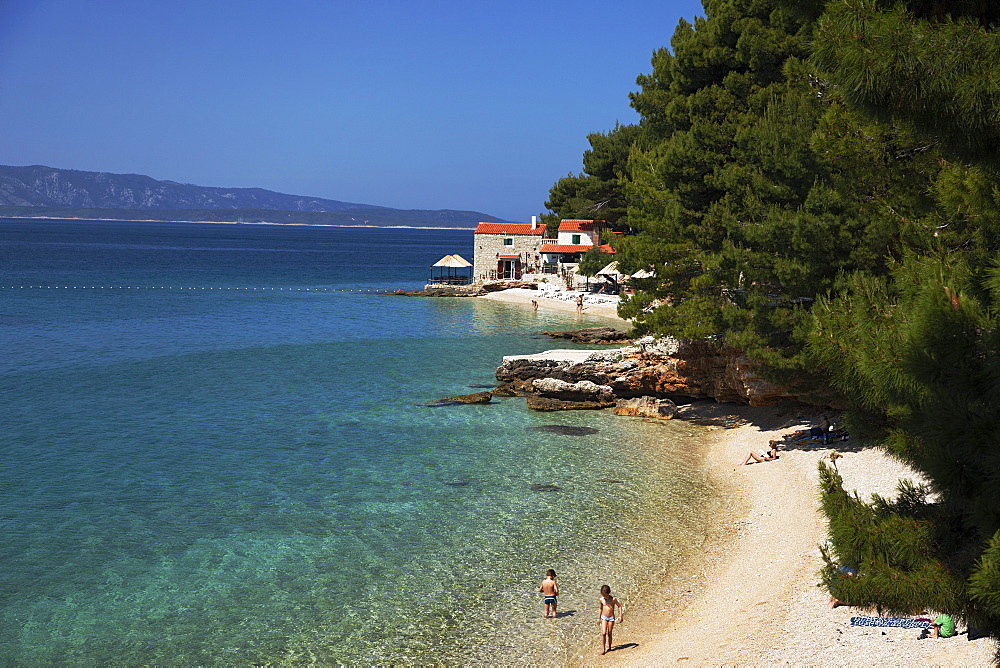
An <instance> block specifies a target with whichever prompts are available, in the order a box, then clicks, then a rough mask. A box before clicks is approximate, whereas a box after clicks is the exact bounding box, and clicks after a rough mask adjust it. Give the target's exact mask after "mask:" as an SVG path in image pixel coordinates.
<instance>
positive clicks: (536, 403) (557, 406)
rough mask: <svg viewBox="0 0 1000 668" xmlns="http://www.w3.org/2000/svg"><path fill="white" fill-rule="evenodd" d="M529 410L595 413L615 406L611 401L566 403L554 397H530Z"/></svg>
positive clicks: (612, 400)
mask: <svg viewBox="0 0 1000 668" xmlns="http://www.w3.org/2000/svg"><path fill="white" fill-rule="evenodd" d="M527 403H528V408H529V409H531V410H533V411H593V410H599V409H601V408H611V407H612V406H614V405H615V401H614V399H611V400H610V401H565V400H563V399H553V398H552V397H539V396H530V397H528V402H527Z"/></svg>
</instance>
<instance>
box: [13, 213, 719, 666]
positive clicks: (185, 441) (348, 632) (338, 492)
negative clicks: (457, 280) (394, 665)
mask: <svg viewBox="0 0 1000 668" xmlns="http://www.w3.org/2000/svg"><path fill="white" fill-rule="evenodd" d="M471 246H472V233H471V232H470V231H454V230H398V229H396V230H380V229H357V228H309V227H271V226H256V225H240V226H230V225H198V224H163V223H129V222H115V223H109V222H94V221H79V222H56V221H10V220H0V342H2V349H3V351H4V354H3V355H2V356H0V424H2V425H3V434H2V435H0V448H2V452H3V457H2V458H0V472H2V481H3V484H2V485H0V527H2V535H3V541H2V544H0V562H2V567H0V594H2V595H0V656H2V657H4V662H5V663H10V664H33V665H36V664H98V663H108V664H223V663H263V662H274V663H310V662H311V663H320V664H325V663H338V662H341V663H347V662H361V663H391V662H424V663H427V662H442V663H463V662H477V661H486V660H495V661H506V662H520V661H541V662H553V663H558V662H561V661H564V660H566V659H567V658H568V657H571V656H574V655H577V654H579V653H580V648H581V645H582V644H584V643H585V644H586V646H587V647H588V649H589V647H590V645H592V644H594V643H596V640H595V639H594V638H590V637H589V636H591V635H593V624H592V621H593V619H592V617H593V615H594V614H596V613H594V611H593V610H592V609H591V608H592V607H593V600H594V599H595V598H596V588H597V587H598V586H599V585H600V584H603V583H604V582H608V583H610V584H612V586H613V587H614V588H615V590H616V591H618V592H620V594H621V595H623V596H624V597H625V598H626V599H628V598H629V596H630V595H632V596H637V595H638V593H639V592H641V591H643V589H644V588H648V587H650V586H652V584H653V583H654V582H655V580H656V578H657V577H660V576H661V575H662V571H663V570H664V569H666V568H668V567H669V565H670V564H672V563H675V562H676V561H677V560H679V559H683V558H685V554H686V553H687V552H689V551H690V549H691V546H696V545H697V544H698V542H699V539H700V528H699V520H698V514H697V513H693V512H689V511H690V509H691V508H695V507H698V506H699V504H700V502H701V499H702V498H703V497H704V495H705V494H706V487H705V479H704V475H703V473H701V472H700V470H699V469H698V467H697V466H692V457H691V455H690V449H691V448H693V447H694V446H693V445H692V444H693V443H696V442H697V439H698V436H699V432H698V431H697V430H696V428H694V427H692V426H690V425H685V424H682V423H665V424H654V423H651V422H647V421H643V420H629V419H624V418H616V417H614V416H611V415H610V414H608V413H607V412H591V411H587V412H573V413H558V414H539V413H533V412H529V411H528V410H526V408H525V407H524V401H523V399H516V398H510V399H506V398H498V399H495V400H494V402H493V403H492V404H489V405H483V406H458V407H446V408H440V407H436V408H435V407H428V406H426V405H424V404H426V403H427V402H431V401H433V400H435V399H438V398H440V397H443V396H447V395H452V394H462V393H468V392H473V391H476V389H477V388H478V386H481V385H490V384H492V383H493V382H494V378H493V372H494V370H495V368H496V366H497V365H499V363H500V361H501V357H502V356H503V355H505V354H526V353H533V352H538V351H541V350H545V349H549V348H555V347H559V346H560V345H561V344H560V342H558V341H553V340H539V339H537V338H533V337H531V336H529V335H528V334H529V333H530V332H533V331H538V330H546V329H566V328H571V327H576V326H588V325H594V324H599V321H598V320H594V319H590V317H589V316H576V315H575V314H545V313H544V312H540V313H533V312H531V311H530V310H526V309H523V308H518V307H514V306H510V305H505V304H500V303H494V302H484V301H483V300H474V299H422V298H411V297H397V296H386V295H382V294H377V292H376V291H380V290H394V289H397V288H408V289H409V288H419V287H421V286H422V285H423V283H424V282H425V279H426V277H427V273H428V267H429V265H431V264H432V263H433V262H435V261H436V260H438V259H440V257H442V256H443V255H445V254H448V253H460V254H462V255H465V256H466V257H470V258H471ZM553 425H560V426H574V427H581V426H585V427H588V428H589V429H587V430H586V431H589V432H592V433H588V434H584V435H565V434H560V433H553V431H552V430H551V427H552V426H553ZM532 485H555V486H558V488H559V490H558V491H548V492H542V491H533V490H532ZM550 567H551V568H555V569H556V570H557V571H558V572H559V573H560V582H561V584H562V587H563V590H564V595H563V596H562V597H561V598H560V611H561V612H562V613H563V614H564V616H563V617H562V618H560V619H559V620H556V621H552V620H543V619H541V605H540V600H539V598H538V596H537V593H536V592H535V588H536V587H537V584H538V581H540V580H541V578H542V575H543V573H544V571H545V569H547V568H550ZM585 636H586V637H585Z"/></svg>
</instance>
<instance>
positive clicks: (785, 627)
mask: <svg viewBox="0 0 1000 668" xmlns="http://www.w3.org/2000/svg"><path fill="white" fill-rule="evenodd" d="M481 298H483V299H492V300H496V301H504V302H508V303H514V304H520V305H522V306H525V307H528V308H530V307H531V300H532V299H536V300H537V301H538V302H539V309H540V310H541V309H556V310H562V311H574V310H575V308H576V307H575V304H574V303H573V302H572V301H563V300H558V299H548V298H544V297H541V296H540V295H539V293H537V292H536V291H533V290H526V289H513V290H505V291H502V292H495V293H490V294H488V295H485V296H483V297H481ZM586 311H587V312H589V313H590V314H591V315H602V316H604V317H608V318H610V319H614V320H617V321H618V324H619V325H620V326H623V327H627V326H628V324H629V323H628V321H627V320H623V319H621V318H619V317H618V316H617V311H616V309H615V307H614V306H613V305H611V306H608V305H598V304H588V305H587V307H586ZM820 415H821V411H819V409H815V408H810V407H808V406H799V405H790V404H785V405H780V406H773V407H759V408H754V407H750V406H744V405H737V404H717V403H712V402H698V403H697V404H695V405H693V406H692V407H691V410H690V411H689V412H688V413H687V415H686V416H685V418H684V419H686V420H689V421H691V422H693V423H695V424H701V425H704V426H706V427H709V428H710V429H712V430H713V433H714V436H713V437H710V438H709V439H707V442H706V454H705V458H704V465H705V466H706V467H707V469H708V474H709V480H710V482H711V487H712V489H714V490H716V493H717V494H718V498H716V499H712V500H711V502H706V504H705V507H699V508H696V509H692V510H693V512H704V513H705V518H704V519H705V522H706V524H707V525H708V526H709V534H708V537H707V539H706V542H705V545H704V546H703V550H702V555H701V557H700V558H699V559H697V560H696V561H694V562H691V563H687V564H684V565H682V566H681V567H680V568H679V569H677V570H675V571H674V572H672V573H669V574H666V575H665V579H664V580H663V581H662V582H661V583H660V585H659V587H658V588H657V589H656V591H651V592H621V593H620V594H621V595H624V596H625V600H626V605H628V606H629V609H630V611H629V613H628V615H627V616H626V622H625V623H622V624H620V625H618V626H617V627H616V629H615V648H616V649H615V650H614V651H612V652H610V653H609V654H608V655H606V656H598V655H597V652H596V648H597V646H598V641H599V636H598V635H597V633H596V632H595V633H594V635H593V638H592V642H587V643H585V644H584V645H583V646H581V647H580V648H579V650H578V651H576V652H574V653H573V656H572V658H571V660H570V661H569V663H570V665H580V666H590V665H608V666H636V665H667V664H685V665H737V664H750V665H755V664H788V665H965V666H969V665H976V666H979V665H982V666H986V665H993V664H994V654H995V650H996V646H995V644H994V643H993V641H992V640H990V639H989V638H979V639H976V640H973V641H970V640H968V637H967V635H966V633H965V632H966V627H965V626H964V625H962V624H960V625H959V626H958V630H959V635H957V636H955V637H953V638H946V639H937V640H932V639H926V640H919V639H918V636H919V631H916V630H913V629H900V628H882V627H855V626H851V624H850V619H851V617H853V616H857V615H876V614H877V613H875V612H872V611H865V610H861V609H857V608H852V607H849V606H840V607H838V608H833V609H831V608H830V607H829V606H828V593H827V592H826V590H825V589H824V588H821V587H819V586H817V585H818V583H819V576H818V573H819V571H820V569H821V568H822V566H823V561H822V558H821V555H820V551H819V545H820V543H822V541H823V540H824V539H825V537H826V534H825V520H824V519H823V517H822V513H821V512H820V508H819V498H818V497H819V492H818V482H819V477H818V472H817V465H818V462H819V461H820V460H821V459H824V458H828V457H829V454H830V452H831V451H834V450H836V451H837V452H838V453H839V454H840V455H841V458H840V459H838V460H837V468H838V470H839V472H840V473H841V475H842V476H843V478H844V484H845V488H846V489H848V490H849V491H850V490H856V491H857V492H858V494H859V495H860V496H861V497H862V498H865V499H867V498H870V495H871V494H873V493H877V494H879V495H881V496H883V497H887V498H891V497H894V496H895V493H896V486H897V481H898V480H899V479H901V478H909V479H911V480H914V479H918V476H917V475H916V474H915V473H914V472H913V471H912V470H910V469H908V468H907V467H906V466H905V465H903V464H902V463H900V462H898V461H896V460H894V459H892V458H890V457H889V456H888V455H886V454H885V453H884V452H882V451H881V450H878V449H876V448H873V447H865V445H864V444H863V443H858V442H851V441H848V442H838V443H836V444H831V445H827V446H823V445H812V444H807V445H800V444H795V445H789V446H786V447H783V448H782V449H781V451H780V458H779V459H778V460H776V461H771V462H763V463H755V464H751V465H748V466H739V465H738V464H739V463H740V462H742V461H743V460H744V458H745V457H746V456H747V453H748V452H749V451H751V450H755V451H756V450H759V449H761V448H763V447H765V446H766V445H767V443H768V441H770V440H772V439H774V440H780V438H781V435H782V434H785V433H788V432H790V431H794V430H796V429H799V428H802V427H808V426H812V425H814V424H816V423H817V422H818V420H819V417H820ZM653 447H656V446H653ZM708 508H711V510H707V509H708ZM630 595H631V596H635V597H636V600H629V597H630ZM928 612H930V611H928Z"/></svg>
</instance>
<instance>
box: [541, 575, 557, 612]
mask: <svg viewBox="0 0 1000 668" xmlns="http://www.w3.org/2000/svg"><path fill="white" fill-rule="evenodd" d="M538 591H540V592H542V595H543V596H544V597H545V598H544V599H542V604H543V606H544V608H543V609H542V617H545V618H548V616H549V612H550V611H551V612H552V617H555V616H556V603H557V602H556V597H557V596H559V585H557V584H556V572H555V571H554V570H552V569H551V568H550V569H549V570H547V571H545V579H544V580H542V584H541V586H539V587H538Z"/></svg>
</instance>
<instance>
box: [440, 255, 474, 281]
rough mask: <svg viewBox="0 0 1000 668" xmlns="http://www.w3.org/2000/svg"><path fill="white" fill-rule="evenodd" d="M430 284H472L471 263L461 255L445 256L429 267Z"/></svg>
mask: <svg viewBox="0 0 1000 668" xmlns="http://www.w3.org/2000/svg"><path fill="white" fill-rule="evenodd" d="M430 282H431V283H444V284H446V285H468V284H469V283H472V263H471V262H469V261H468V260H466V259H465V258H464V257H462V256H461V255H445V256H444V257H443V258H441V259H440V260H438V261H437V262H435V263H434V264H432V265H431V279H430Z"/></svg>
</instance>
